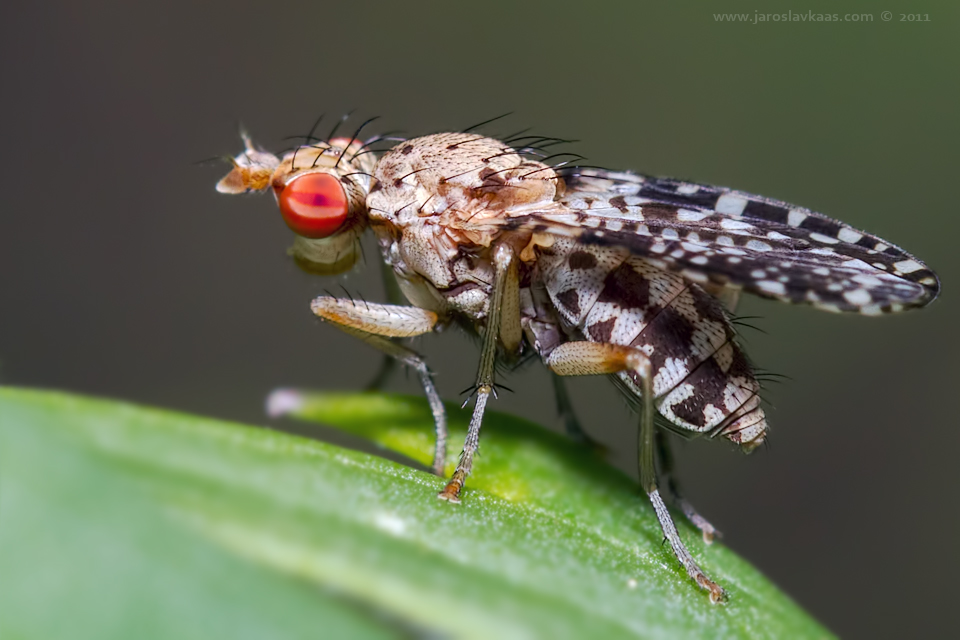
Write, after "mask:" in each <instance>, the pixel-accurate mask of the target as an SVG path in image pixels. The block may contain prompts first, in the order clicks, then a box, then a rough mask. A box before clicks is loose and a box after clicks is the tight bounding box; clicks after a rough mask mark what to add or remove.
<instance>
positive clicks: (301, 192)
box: [277, 173, 350, 238]
mask: <svg viewBox="0 0 960 640" xmlns="http://www.w3.org/2000/svg"><path fill="white" fill-rule="evenodd" d="M277 200H278V202H279V204H280V214H281V215H282V216H283V221H284V222H286V223H287V226H288V227H290V228H291V229H293V232H294V233H296V234H297V235H298V236H303V237H305V238H327V237H329V236H332V235H333V234H335V233H336V232H337V231H338V230H339V229H340V227H342V226H343V223H344V221H345V220H346V219H347V211H348V210H349V208H350V207H349V204H348V203H347V193H346V191H344V190H343V185H341V184H340V181H339V180H337V179H336V178H334V177H333V176H332V175H330V174H329V173H305V174H303V175H301V176H298V177H296V178H294V179H293V180H291V181H290V182H288V183H287V184H286V186H284V188H283V191H281V192H280V193H279V194H277Z"/></svg>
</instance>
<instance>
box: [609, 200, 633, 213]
mask: <svg viewBox="0 0 960 640" xmlns="http://www.w3.org/2000/svg"><path fill="white" fill-rule="evenodd" d="M610 205H611V206H614V207H616V208H617V209H619V210H620V213H626V212H627V211H629V209H628V208H627V200H626V198H624V197H623V196H617V197H615V198H610Z"/></svg>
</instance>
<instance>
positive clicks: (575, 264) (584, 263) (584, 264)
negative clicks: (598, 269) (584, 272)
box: [568, 251, 597, 269]
mask: <svg viewBox="0 0 960 640" xmlns="http://www.w3.org/2000/svg"><path fill="white" fill-rule="evenodd" d="M568 261H569V263H570V268H571V269H593V268H594V267H595V266H597V259H596V257H595V256H594V255H593V254H592V253H588V252H586V251H574V252H573V253H571V254H570V258H569V260H568Z"/></svg>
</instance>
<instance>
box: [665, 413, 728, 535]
mask: <svg viewBox="0 0 960 640" xmlns="http://www.w3.org/2000/svg"><path fill="white" fill-rule="evenodd" d="M655 437H656V443H657V453H658V454H659V457H660V470H661V471H662V472H663V477H664V481H665V482H664V484H665V485H666V489H667V494H668V495H669V496H670V498H671V501H672V502H673V503H674V505H675V506H676V507H677V508H679V509H680V511H682V512H683V515H684V516H686V517H687V520H689V521H690V524H692V525H693V526H695V527H696V528H697V529H700V532H701V533H703V541H704V542H706V543H707V544H711V543H713V539H714V538H722V537H723V535H722V534H721V533H720V532H719V531H717V529H716V528H715V527H714V526H713V525H712V524H710V523H709V522H708V521H707V519H706V518H704V517H703V516H701V515H700V514H699V513H697V510H696V509H694V508H693V505H692V504H690V503H689V502H687V500H686V498H684V497H683V495H682V494H681V493H680V487H679V486H678V484H677V478H676V476H675V475H674V473H673V453H671V451H670V443H669V442H668V441H667V436H666V434H664V433H663V432H662V431H657V432H656V436H655Z"/></svg>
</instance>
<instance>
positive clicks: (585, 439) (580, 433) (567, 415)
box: [550, 375, 604, 451]
mask: <svg viewBox="0 0 960 640" xmlns="http://www.w3.org/2000/svg"><path fill="white" fill-rule="evenodd" d="M550 381H551V382H553V397H554V398H555V399H556V401H557V414H558V415H559V416H560V419H561V420H563V428H564V431H566V433H567V437H568V438H570V439H571V440H573V441H574V442H577V443H580V444H586V445H590V446H591V447H593V448H594V449H597V450H598V451H603V450H604V446H603V445H602V444H600V443H599V442H597V441H596V440H594V439H593V438H591V437H590V436H589V435H588V434H587V432H586V431H584V430H583V427H581V426H580V421H579V420H578V419H577V414H576V412H575V411H574V410H573V403H572V402H570V395H569V394H568V393H567V385H565V384H564V383H563V378H561V377H560V376H556V375H552V376H550Z"/></svg>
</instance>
